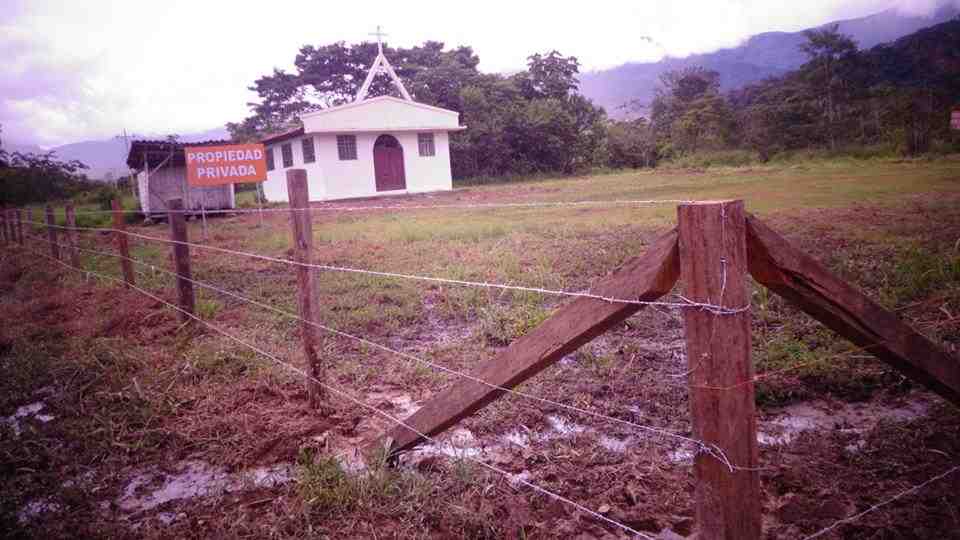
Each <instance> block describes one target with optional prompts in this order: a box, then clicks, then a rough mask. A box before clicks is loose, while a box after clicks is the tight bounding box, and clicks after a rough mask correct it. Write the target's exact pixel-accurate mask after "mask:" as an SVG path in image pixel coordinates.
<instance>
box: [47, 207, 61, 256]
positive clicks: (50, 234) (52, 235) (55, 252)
mask: <svg viewBox="0 0 960 540" xmlns="http://www.w3.org/2000/svg"><path fill="white" fill-rule="evenodd" d="M55 225H56V222H55V220H54V219H53V207H52V206H50V205H49V204H48V205H47V241H48V242H50V256H51V257H53V258H54V259H57V260H60V246H59V245H58V244H57V228H56V227H55Z"/></svg>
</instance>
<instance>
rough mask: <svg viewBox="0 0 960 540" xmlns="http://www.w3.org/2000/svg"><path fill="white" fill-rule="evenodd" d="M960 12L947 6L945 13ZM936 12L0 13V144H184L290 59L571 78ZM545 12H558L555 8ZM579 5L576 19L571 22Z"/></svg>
mask: <svg viewBox="0 0 960 540" xmlns="http://www.w3.org/2000/svg"><path fill="white" fill-rule="evenodd" d="M950 1H954V2H960V0H950ZM942 3H943V1H942V0H941V1H937V0H804V2H802V3H796V4H794V5H791V7H790V8H789V9H784V7H783V4H782V3H780V2H770V1H769V0H672V1H671V2H654V1H650V0H648V1H637V0H623V1H619V0H614V1H608V2H604V1H598V2H592V3H589V4H583V3H580V4H576V6H577V9H566V8H560V7H557V6H558V3H556V2H515V1H512V2H507V1H501V0H489V1H487V2H484V3H481V4H478V5H476V7H474V8H472V9H468V8H466V7H463V6H465V5H464V4H456V3H453V4H451V3H450V2H435V1H423V2H416V3H415V4H409V3H403V2H378V1H368V2H363V3H356V2H310V3H306V2H299V1H298V2H294V1H285V0H276V1H273V2H267V3H259V4H248V3H241V2H228V1H222V2H196V1H193V0H168V1H167V2H164V3H161V4H157V3H149V4H148V3H143V2H107V1H96V0H87V1H84V2H59V1H54V0H6V1H4V2H2V3H0V58H3V59H4V61H3V62H0V124H2V127H3V133H2V138H3V139H4V140H12V141H17V142H19V143H30V144H39V145H42V146H55V145H60V144H64V143H68V142H72V141H77V140H84V139H96V138H106V137H111V136H113V135H116V134H117V133H119V132H120V130H121V129H124V128H126V129H127V130H128V131H137V132H148V133H184V132H191V131H198V130H204V129H209V128H211V127H214V126H220V125H223V123H225V122H227V121H236V120H240V119H242V118H243V117H244V116H246V115H247V114H248V108H247V105H246V104H247V103H248V102H250V101H252V100H255V99H256V95H255V94H254V93H253V92H250V91H249V90H247V87H248V86H249V85H250V84H251V83H252V82H253V81H254V80H255V79H256V78H258V77H260V76H261V75H263V74H266V73H269V72H271V71H272V70H273V69H274V68H279V69H290V68H291V67H292V62H293V58H294V56H295V54H296V52H297V50H298V49H299V47H300V46H302V45H304V44H307V43H312V44H326V43H331V42H335V41H341V40H343V41H348V42H357V41H363V40H369V39H372V38H371V37H370V36H369V33H370V32H372V31H373V30H374V29H375V28H376V26H377V25H378V24H381V25H384V30H385V32H387V33H388V34H389V36H388V37H387V38H386V41H387V42H388V43H391V44H395V45H400V46H412V45H414V44H418V43H422V42H423V41H426V40H436V41H442V42H444V43H446V44H447V45H448V46H456V45H461V44H464V45H470V46H472V47H474V50H475V51H476V52H477V54H478V55H479V56H480V60H481V65H480V68H481V69H482V70H484V71H512V70H517V69H521V68H523V67H524V66H525V64H526V57H527V56H528V55H530V54H533V53H535V52H545V51H549V50H551V49H557V50H559V51H560V52H562V53H563V54H567V55H575V56H577V57H578V58H579V59H580V61H581V64H582V66H583V69H584V70H592V69H601V68H606V67H611V66H615V65H619V64H622V63H624V62H628V61H653V60H657V59H659V58H661V57H663V56H664V55H670V56H684V55H688V54H691V53H698V52H709V51H713V50H716V49H718V48H722V47H731V46H735V45H737V44H738V43H740V42H742V41H743V40H744V39H746V38H747V37H749V36H751V35H753V34H757V33H760V32H767V31H773V30H781V31H797V30H801V29H804V28H808V27H812V26H817V25H819V24H823V23H825V22H828V21H831V20H836V19H843V18H851V17H860V16H864V15H868V14H871V13H875V12H878V11H881V10H884V9H887V8H890V7H896V9H898V10H901V11H903V12H904V13H909V14H926V13H930V12H932V11H933V10H934V9H935V8H936V7H937V5H938V4H942ZM559 5H563V4H562V3H561V4H559ZM586 6H589V9H588V8H587V7H586Z"/></svg>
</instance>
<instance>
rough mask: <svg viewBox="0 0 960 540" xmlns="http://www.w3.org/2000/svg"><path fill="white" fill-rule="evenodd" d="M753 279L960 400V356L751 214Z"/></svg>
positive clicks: (749, 238) (749, 237)
mask: <svg viewBox="0 0 960 540" xmlns="http://www.w3.org/2000/svg"><path fill="white" fill-rule="evenodd" d="M747 253H748V257H747V258H748V267H749V270H750V273H751V274H752V275H753V277H754V279H756V280H757V281H758V282H760V283H761V284H763V285H764V286H766V287H767V288H769V289H770V290H772V291H774V292H775V293H777V294H779V295H780V296H783V297H784V298H786V299H787V300H790V301H791V302H793V303H794V304H796V305H797V306H798V307H800V309H802V310H803V311H805V312H807V313H808V314H809V315H811V316H813V318H815V319H817V320H818V321H820V322H821V323H823V324H824V325H826V326H827V327H829V328H831V329H832V330H833V331H835V332H837V333H838V334H840V335H841V336H843V337H845V338H847V339H849V340H850V341H852V342H854V343H855V344H857V345H858V346H860V347H863V348H865V349H866V350H867V351H868V352H870V353H872V354H873V355H875V356H876V357H877V358H879V359H880V360H883V361H884V362H886V363H888V364H890V365H891V366H893V367H895V368H896V369H898V370H900V371H901V372H903V374H905V375H906V376H908V377H910V378H911V379H913V380H915V381H917V382H919V383H921V384H923V385H925V386H927V387H928V388H930V389H931V390H933V391H934V392H936V393H937V394H939V395H941V396H942V397H943V398H945V399H947V400H948V401H950V402H952V403H954V404H956V405H960V359H957V358H956V357H954V356H953V355H950V354H949V353H947V352H946V351H944V350H943V349H941V348H940V347H938V346H937V345H936V344H934V343H933V342H932V341H930V340H929V339H927V338H926V337H924V336H923V335H921V334H920V333H919V332H917V331H915V330H914V329H912V328H910V327H909V326H907V325H906V324H904V323H903V322H902V321H901V320H900V319H899V318H898V317H897V316H896V315H894V314H893V313H891V312H889V311H887V310H885V309H883V308H882V307H880V306H879V305H877V304H876V303H875V302H873V301H872V300H870V299H869V298H867V296H866V295H864V294H863V293H861V292H860V291H858V290H857V289H856V288H854V287H853V286H851V285H849V284H848V283H846V282H845V281H843V280H841V279H840V278H838V277H837V276H835V275H833V274H831V273H830V272H829V271H828V270H827V269H826V268H824V267H823V265H821V264H820V263H819V262H817V261H816V260H815V259H813V258H812V257H810V256H809V255H807V254H805V253H803V252H801V251H800V250H798V249H797V248H795V247H793V246H791V245H790V244H789V243H788V242H787V241H786V240H785V239H784V238H783V237H781V236H780V235H779V234H777V233H776V232H774V231H773V230H772V229H770V228H769V227H767V226H766V225H764V224H763V223H761V222H760V221H759V220H757V218H755V217H753V216H747Z"/></svg>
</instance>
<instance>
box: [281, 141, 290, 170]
mask: <svg viewBox="0 0 960 540" xmlns="http://www.w3.org/2000/svg"><path fill="white" fill-rule="evenodd" d="M280 156H281V157H282V158H283V167H284V168H287V167H293V146H292V145H291V144H290V143H287V144H281V145H280Z"/></svg>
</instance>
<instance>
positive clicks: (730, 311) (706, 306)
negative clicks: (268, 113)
mask: <svg viewBox="0 0 960 540" xmlns="http://www.w3.org/2000/svg"><path fill="white" fill-rule="evenodd" d="M28 223H33V224H35V225H41V226H44V227H53V228H56V229H62V230H77V231H95V232H100V233H120V234H125V235H129V236H132V237H134V238H140V239H143V240H148V241H153V242H161V243H166V244H177V245H185V246H189V247H195V248H197V249H204V250H208V251H216V252H219V253H225V254H228V255H236V256H240V257H247V258H251V259H258V260H262V261H267V262H273V263H279V264H286V265H290V266H300V267H305V268H312V269H315V270H324V271H332V272H345V273H355V274H364V275H372V276H378V277H387V278H395V279H406V280H413V281H425V282H431V283H443V284H447V285H458V286H465V287H476V288H486V289H499V290H508V291H519V292H526V293H536V294H544V295H550V296H566V297H571V298H590V299H593V300H601V301H603V302H607V303H612V304H632V305H638V306H660V307H665V308H675V309H700V310H703V311H708V312H710V313H713V314H714V315H736V314H738V313H743V312H745V311H747V310H749V309H750V305H749V304H747V305H744V306H741V307H736V308H728V307H725V306H720V305H715V304H711V303H709V302H697V301H695V300H691V299H689V298H686V297H685V296H683V295H677V297H678V298H680V299H681V300H682V301H681V302H666V301H656V300H651V301H647V300H634V299H628V298H617V297H613V296H605V295H601V294H594V293H590V292H574V291H564V290H557V289H547V288H542V287H529V286H523V285H507V284H502V283H489V282H483V281H468V280H462V279H451V278H442V277H435V276H421V275H416V274H404V273H399V272H386V271H380V270H366V269H362V268H351V267H345V266H334V265H327V264H313V263H303V262H299V261H294V260H290V259H281V258H279V257H273V256H270V255H262V254H259V253H249V252H246V251H238V250H234V249H229V248H223V247H218V246H208V245H205V244H197V243H194V242H183V241H180V240H172V239H169V238H160V237H156V236H148V235H145V234H140V233H135V232H132V231H126V230H122V229H113V228H109V227H69V226H65V225H51V224H47V223H42V222H35V221H32V222H28Z"/></svg>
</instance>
